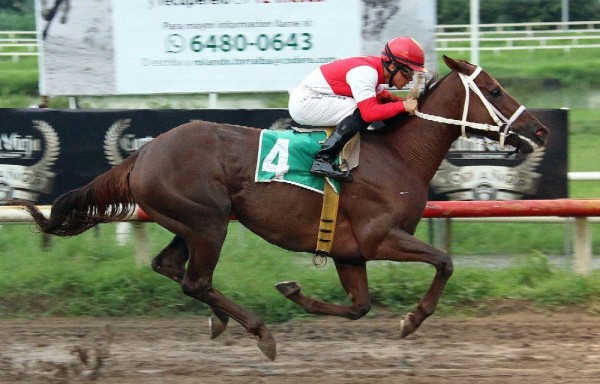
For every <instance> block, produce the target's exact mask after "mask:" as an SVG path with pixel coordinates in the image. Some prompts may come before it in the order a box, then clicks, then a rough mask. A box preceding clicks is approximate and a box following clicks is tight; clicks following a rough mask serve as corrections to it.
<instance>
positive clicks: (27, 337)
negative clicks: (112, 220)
mask: <svg viewBox="0 0 600 384" xmlns="http://www.w3.org/2000/svg"><path fill="white" fill-rule="evenodd" d="M500 312H502V313H500V314H494V315H489V316H485V317H477V318H456V317H451V318H435V317H434V318H430V319H428V320H427V321H426V322H425V323H424V324H423V326H422V327H421V329H420V330H419V331H417V333H416V334H414V335H412V336H410V337H409V338H407V339H406V340H400V339H399V329H398V325H399V320H400V319H399V318H398V317H395V316H394V317H392V316H390V315H384V314H381V313H380V314H379V315H376V316H374V317H370V318H364V319H361V320H358V321H350V320H344V319H335V318H331V317H316V318H310V319H305V320H299V321H293V322H288V323H284V324H274V325H271V326H270V329H271V331H272V332H273V335H274V336H275V338H276V339H277V341H278V357H277V359H276V360H275V362H270V361H268V360H267V359H266V358H265V357H264V356H263V355H262V353H261V352H260V351H259V350H258V348H257V347H256V343H255V341H254V340H253V339H252V338H251V337H250V336H249V335H248V334H246V333H245V332H244V331H243V329H242V328H241V327H240V326H239V325H238V324H237V323H235V322H232V323H230V327H229V329H228V330H227V331H226V332H225V333H224V334H223V335H221V336H220V337H219V338H217V339H215V340H210V339H209V336H208V327H207V319H206V318H185V319H74V318H69V319H62V318H61V319H34V320H1V321H0V345H1V346H2V348H1V349H0V383H13V382H24V383H48V382H51V383H79V382H82V381H85V382H91V381H95V382H98V383H119V384H123V383H143V384H155V383H156V384H158V383H161V384H163V383H177V384H186V383H294V384H296V383H300V384H308V383H322V384H325V383H428V384H436V383H545V384H550V383H561V384H565V383H586V384H588V383H597V382H599V380H600V316H593V315H589V314H585V313H584V312H582V311H578V310H571V309H569V310H564V309H563V310H561V311H560V312H549V311H543V310H532V309H530V308H529V309H528V308H525V309H523V308H521V309H518V310H515V308H512V307H511V308H510V309H509V310H502V309H501V308H500Z"/></svg>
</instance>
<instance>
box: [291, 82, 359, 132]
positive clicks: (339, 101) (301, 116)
mask: <svg viewBox="0 0 600 384" xmlns="http://www.w3.org/2000/svg"><path fill="white" fill-rule="evenodd" d="M289 94H290V98H289V102H288V110H289V113H290V116H291V117H292V119H294V121H296V122H297V123H299V124H303V125H315V126H325V127H331V126H335V125H338V123H339V122H340V121H342V119H344V118H345V117H346V116H349V115H351V114H352V112H354V110H355V109H356V101H355V100H354V99H353V98H352V97H347V96H340V95H329V94H322V93H318V92H315V91H313V90H311V89H308V88H305V87H297V88H293V89H291V90H290V91H289Z"/></svg>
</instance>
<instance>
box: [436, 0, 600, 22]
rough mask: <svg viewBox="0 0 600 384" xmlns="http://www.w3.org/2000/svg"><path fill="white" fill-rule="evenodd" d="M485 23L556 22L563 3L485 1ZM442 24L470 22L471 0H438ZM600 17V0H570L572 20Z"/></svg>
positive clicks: (550, 0)
mask: <svg viewBox="0 0 600 384" xmlns="http://www.w3.org/2000/svg"><path fill="white" fill-rule="evenodd" d="M479 8H480V9H479V13H480V19H481V23H485V24H489V23H525V22H538V21H541V22H556V21H560V20H561V15H562V2H561V1H558V0H500V1H481V2H480V5H479ZM437 12H438V20H437V21H438V24H469V20H470V0H438V1H437ZM598 19H600V2H598V1H597V0H594V1H590V0H569V20H571V21H585V20H598Z"/></svg>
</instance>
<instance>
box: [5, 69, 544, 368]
mask: <svg viewBox="0 0 600 384" xmlns="http://www.w3.org/2000/svg"><path fill="white" fill-rule="evenodd" d="M444 61H445V63H446V65H447V66H448V67H449V68H450V69H451V70H452V71H451V72H450V73H449V74H447V75H446V76H444V77H443V78H442V79H440V80H439V81H437V82H434V81H431V80H430V81H428V83H427V84H426V86H425V89H424V90H423V92H422V93H421V95H420V97H419V105H420V109H421V111H420V112H418V113H417V116H409V117H406V116H404V117H400V118H398V119H395V121H393V122H388V123H389V124H388V125H391V126H390V127H387V128H383V129H382V130H381V131H380V132H375V133H365V134H362V136H361V144H360V165H359V166H358V167H357V168H355V169H354V170H353V171H352V172H353V176H354V182H352V183H347V184H343V186H342V188H341V193H340V206H339V212H338V223H337V228H336V232H335V233H336V236H335V239H334V242H333V247H332V250H331V254H330V258H331V259H332V260H333V261H334V263H335V267H336V269H337V272H338V275H339V279H340V282H341V284H342V286H343V288H344V289H345V290H346V292H347V294H348V296H349V297H350V299H351V304H350V305H337V304H331V303H326V302H323V301H320V300H318V299H315V298H311V297H307V296H305V295H303V294H302V293H301V289H300V285H299V284H297V283H296V282H284V283H279V284H277V285H276V287H277V289H278V290H279V291H280V292H281V293H282V294H284V295H285V296H286V297H287V298H288V299H290V300H292V301H293V302H295V303H297V304H298V305H300V306H301V307H302V308H303V309H304V310H305V311H306V312H309V313H312V314H325V315H333V316H342V317H346V318H349V319H358V318H360V317H362V316H364V315H365V314H366V313H367V312H368V311H369V310H370V307H371V299H370V296H369V291H368V285H367V270H366V263H367V261H373V260H390V261H410V262H424V263H428V264H431V265H433V266H434V267H435V269H436V274H435V276H434V278H433V281H432V283H431V285H430V287H429V289H428V291H427V292H426V293H425V295H424V297H423V298H422V300H421V301H420V303H419V304H418V306H417V307H416V309H415V310H414V311H413V312H412V313H408V314H407V315H405V316H404V319H403V321H402V325H401V337H406V336H408V335H410V334H411V333H413V332H414V331H415V330H416V329H417V328H418V327H419V326H420V325H421V323H422V322H423V321H424V320H425V319H426V318H427V317H429V316H430V315H431V314H432V313H433V312H434V310H435V309H436V306H437V303H438V300H439V298H440V296H441V294H442V291H443V290H444V287H445V285H446V282H447V281H448V279H449V278H450V276H451V275H452V272H453V266H452V260H451V259H450V257H449V256H448V254H446V253H445V252H443V251H441V250H439V249H436V248H434V247H432V246H430V245H429V244H427V243H425V242H422V241H420V240H418V239H417V238H415V237H414V236H413V234H414V232H415V229H416V227H417V224H418V222H419V220H420V219H421V217H422V214H423V211H424V208H425V204H426V202H427V196H428V185H429V183H430V181H431V179H432V177H433V176H434V174H435V173H436V170H437V169H438V167H439V165H440V164H441V162H442V160H443V159H444V158H445V155H446V153H447V152H448V150H449V149H450V146H451V144H452V142H454V141H455V140H456V139H457V138H458V137H459V136H461V135H469V134H477V135H480V136H484V137H487V138H488V139H492V140H495V141H498V142H499V143H500V145H501V146H503V145H505V144H508V145H510V146H512V147H514V148H515V151H519V152H521V153H525V154H526V153H531V152H533V151H534V150H537V149H539V148H541V147H542V146H543V145H544V143H545V140H546V138H547V135H548V130H547V128H546V127H544V126H543V125H542V124H541V123H540V122H539V121H538V120H537V119H535V118H534V117H533V116H532V115H531V114H530V113H529V112H528V111H527V110H525V108H524V107H523V106H521V105H520V104H519V103H518V102H517V101H515V99H514V98H513V97H511V96H510V95H509V94H508V93H507V92H506V91H505V90H504V89H503V88H502V87H501V86H500V84H499V83H498V82H497V81H496V80H495V79H494V78H493V77H492V76H490V75H489V74H488V73H487V72H485V71H483V70H482V69H481V67H478V66H474V65H472V64H470V63H468V62H466V61H462V60H453V59H451V58H448V57H444ZM506 116H508V117H506ZM259 134H260V130H259V129H257V128H251V127H242V126H234V125H229V124H217V123H211V122H198V121H196V122H191V123H187V124H183V125H181V126H179V127H176V128H173V129H172V130H170V131H167V132H165V133H164V134H162V135H160V136H158V137H157V138H155V139H154V140H153V141H151V142H149V143H147V144H146V145H144V146H143V147H142V148H140V149H139V150H138V151H137V152H135V153H133V154H132V155H131V156H129V157H128V158H126V159H125V160H124V161H123V162H121V163H120V164H119V165H117V166H115V167H113V168H112V169H111V170H109V171H107V172H106V173H103V174H101V175H100V176H98V177H97V178H95V179H94V180H93V181H91V182H90V183H89V184H87V185H85V186H83V187H81V188H79V189H75V190H73V191H70V192H67V193H65V194H64V195H62V196H59V197H58V198H56V199H55V200H54V202H53V204H52V209H51V214H50V217H49V218H48V219H46V218H45V217H44V216H43V215H42V214H41V212H40V211H39V210H38V209H37V208H36V206H35V205H34V204H33V203H31V202H29V201H26V200H12V201H9V202H8V203H10V204H19V205H22V206H24V207H25V208H26V209H27V210H28V211H29V213H30V214H31V215H32V216H33V218H34V220H35V222H36V223H37V226H38V228H39V229H40V230H41V231H42V232H43V233H47V234H53V235H58V236H72V235H77V234H80V233H82V232H84V231H86V230H88V229H90V228H92V227H94V226H95V225H97V224H99V223H104V222H110V221H116V220H120V219H122V218H124V217H126V216H128V215H129V214H131V212H132V211H133V210H134V209H135V204H138V205H139V207H141V209H142V210H143V211H145V212H146V213H147V214H148V215H149V216H150V217H151V218H152V219H153V220H154V221H155V222H156V223H158V224H160V225H161V226H163V227H164V228H166V229H168V230H169V231H171V232H173V233H174V234H175V238H174V239H173V240H172V241H171V243H170V244H169V245H168V246H167V247H166V248H165V249H163V250H162V251H161V252H160V253H159V254H158V255H157V256H156V257H155V259H154V260H153V262H152V267H153V269H154V270H155V271H157V272H159V273H161V274H163V275H165V276H167V277H169V278H171V279H173V280H175V281H176V282H178V283H180V284H181V286H182V289H183V292H184V293H185V294H186V295H189V296H191V297H194V298H196V299H197V300H200V301H202V302H204V303H206V304H207V305H209V306H210V308H211V309H212V312H213V316H211V318H210V319H209V320H210V329H211V337H212V338H214V337H217V336H218V335H220V334H221V332H223V331H224V330H225V328H226V326H227V322H228V320H229V318H230V317H231V318H233V319H235V320H236V321H237V322H239V323H240V324H241V325H242V326H244V328H245V329H246V330H247V331H248V332H249V333H251V334H252V335H254V336H255V337H256V338H257V345H258V347H259V348H260V350H261V351H262V352H263V353H264V354H265V355H266V356H267V357H268V358H269V359H271V360H273V359H274V358H275V356H276V343H275V340H274V338H273V336H272V335H271V333H270V331H269V330H268V328H267V327H266V325H265V324H264V322H263V321H262V320H261V319H260V318H259V317H258V316H256V315H254V314H253V313H251V312H249V311H247V310H246V309H244V308H242V307H240V306H238V305H237V304H235V303H234V302H232V301H231V300H230V299H229V298H227V297H226V296H224V295H223V294H222V293H221V292H219V291H218V290H217V289H216V288H215V287H213V284H212V278H213V271H214V269H215V267H216V265H217V262H218V260H219V254H220V251H221V247H222V245H223V242H224V240H225V236H226V233H227V226H228V223H229V220H230V215H234V216H235V217H236V218H237V220H239V222H240V223H242V224H243V225H244V226H246V227H247V228H249V229H250V230H251V231H253V232H254V233H256V234H258V235H259V236H261V237H263V238H264V239H265V240H266V241H268V242H270V243H273V244H275V245H278V246H280V247H282V248H285V249H287V250H292V251H300V252H311V251H313V250H314V246H315V244H316V237H317V232H318V226H319V223H318V222H319V217H320V211H321V206H322V197H321V195H320V194H318V193H315V192H314V191H310V190H307V189H303V188H298V187H296V186H293V185H290V184H285V183H256V182H254V171H255V167H256V163H257V148H258V141H259ZM186 263H187V264H186Z"/></svg>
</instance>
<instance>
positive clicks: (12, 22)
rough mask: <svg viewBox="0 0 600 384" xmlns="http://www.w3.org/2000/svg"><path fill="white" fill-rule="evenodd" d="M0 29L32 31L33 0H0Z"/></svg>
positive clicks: (33, 26)
mask: <svg viewBox="0 0 600 384" xmlns="http://www.w3.org/2000/svg"><path fill="white" fill-rule="evenodd" d="M0 30H1V31H33V30H35V17H34V11H33V0H0Z"/></svg>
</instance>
